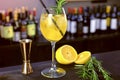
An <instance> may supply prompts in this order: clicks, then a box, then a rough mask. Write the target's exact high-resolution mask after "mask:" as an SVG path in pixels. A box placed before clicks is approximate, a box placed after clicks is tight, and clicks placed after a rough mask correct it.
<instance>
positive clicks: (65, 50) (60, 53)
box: [56, 45, 78, 64]
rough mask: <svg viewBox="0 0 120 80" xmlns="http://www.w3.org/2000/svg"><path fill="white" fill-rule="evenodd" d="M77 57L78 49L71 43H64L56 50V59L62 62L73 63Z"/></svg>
mask: <svg viewBox="0 0 120 80" xmlns="http://www.w3.org/2000/svg"><path fill="white" fill-rule="evenodd" d="M77 57H78V54H77V51H76V50H75V49H74V48H73V47H72V46H70V45H63V46H61V47H60V48H58V49H57V50H56V60H57V62H58V63H60V64H71V63H73V62H74V61H75V60H76V59H77Z"/></svg>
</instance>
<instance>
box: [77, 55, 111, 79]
mask: <svg viewBox="0 0 120 80" xmlns="http://www.w3.org/2000/svg"><path fill="white" fill-rule="evenodd" d="M75 69H76V70H77V72H76V73H77V74H78V75H79V77H80V78H81V79H82V80H101V79H100V77H102V78H104V80H113V79H112V78H111V75H110V73H109V72H107V71H106V70H105V69H104V68H103V67H102V64H101V62H100V61H98V60H97V59H96V58H95V57H91V59H90V60H89V61H88V62H87V63H86V64H84V65H78V64H76V65H75Z"/></svg>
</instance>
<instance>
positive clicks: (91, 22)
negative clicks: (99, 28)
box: [90, 6, 96, 36]
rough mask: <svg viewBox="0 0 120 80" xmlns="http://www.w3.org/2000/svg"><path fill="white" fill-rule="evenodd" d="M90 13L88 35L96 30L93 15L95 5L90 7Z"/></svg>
mask: <svg viewBox="0 0 120 80" xmlns="http://www.w3.org/2000/svg"><path fill="white" fill-rule="evenodd" d="M90 11H91V13H90V35H91V36H92V35H94V34H95V32H96V16H95V7H94V6H93V7H92V8H91V10H90Z"/></svg>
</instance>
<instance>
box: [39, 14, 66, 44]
mask: <svg viewBox="0 0 120 80" xmlns="http://www.w3.org/2000/svg"><path fill="white" fill-rule="evenodd" d="M55 24H56V25H58V27H57V26H56V25H55ZM66 29H67V19H66V16H65V15H63V14H58V15H52V14H41V19H40V30H41V32H42V34H43V36H44V37H45V39H47V40H48V41H55V42H57V41H59V40H60V39H61V38H62V37H63V36H64V34H65V32H66ZM61 33H62V34H61Z"/></svg>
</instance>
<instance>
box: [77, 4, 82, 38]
mask: <svg viewBox="0 0 120 80" xmlns="http://www.w3.org/2000/svg"><path fill="white" fill-rule="evenodd" d="M82 28H83V7H82V6H80V7H79V8H78V17H77V36H78V37H80V36H82V35H83V33H82V30H83V29H82Z"/></svg>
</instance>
